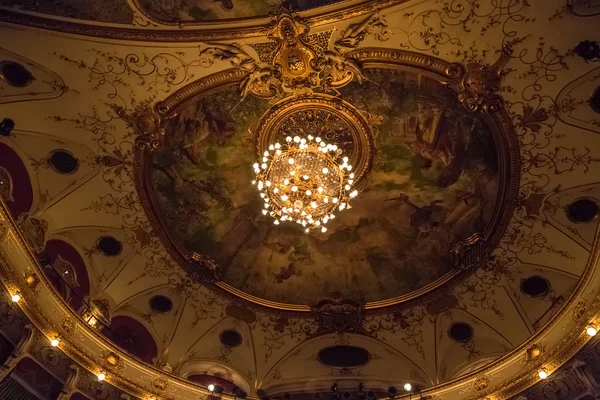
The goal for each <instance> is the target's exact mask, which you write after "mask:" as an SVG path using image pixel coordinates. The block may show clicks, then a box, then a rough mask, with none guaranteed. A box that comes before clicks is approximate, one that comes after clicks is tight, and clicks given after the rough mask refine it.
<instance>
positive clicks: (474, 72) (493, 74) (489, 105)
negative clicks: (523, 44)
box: [446, 47, 512, 111]
mask: <svg viewBox="0 0 600 400" xmlns="http://www.w3.org/2000/svg"><path fill="white" fill-rule="evenodd" d="M511 54H512V49H511V48H510V47H504V48H503V49H502V52H501V53H500V57H499V58H498V60H496V62H495V63H494V64H492V65H486V64H483V63H480V62H473V63H470V64H467V66H466V69H463V68H464V67H463V66H462V65H461V64H452V65H450V67H448V70H447V71H446V72H447V74H448V76H450V77H454V79H453V80H452V81H450V82H448V86H450V87H451V88H453V89H454V90H456V91H457V92H458V100H459V101H460V102H461V103H462V104H463V106H464V107H465V109H467V110H468V111H477V110H479V109H480V108H482V107H483V108H484V109H489V110H490V111H497V110H499V109H500V108H501V107H502V98H501V97H500V96H499V95H498V94H497V92H498V91H499V90H500V86H501V85H502V81H503V79H504V75H503V69H504V67H505V66H506V64H507V63H508V61H509V60H510V55H511Z"/></svg>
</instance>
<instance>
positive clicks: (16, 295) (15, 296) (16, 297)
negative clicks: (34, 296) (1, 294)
mask: <svg viewBox="0 0 600 400" xmlns="http://www.w3.org/2000/svg"><path fill="white" fill-rule="evenodd" d="M10 299H11V300H12V301H13V303H18V302H19V300H21V296H19V295H18V294H13V295H12V297H11V298H10Z"/></svg>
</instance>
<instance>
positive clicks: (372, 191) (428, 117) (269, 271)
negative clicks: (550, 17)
mask: <svg viewBox="0 0 600 400" xmlns="http://www.w3.org/2000/svg"><path fill="white" fill-rule="evenodd" d="M364 79H365V82H363V83H358V82H356V81H354V82H352V83H351V84H348V85H346V86H344V87H343V88H341V89H340V90H339V92H340V95H339V96H337V97H319V99H320V100H321V99H324V100H327V101H332V102H333V101H335V102H339V101H340V100H345V101H347V102H348V103H347V105H346V107H348V108H349V109H350V110H351V112H353V113H355V114H357V115H359V117H365V116H368V118H369V119H370V120H369V122H368V123H370V124H371V125H370V127H369V128H370V129H369V130H370V132H366V131H364V132H361V134H363V135H369V136H370V137H369V140H371V141H373V147H374V148H373V149H368V151H369V152H371V151H372V152H374V160H373V162H372V165H371V166H370V168H368V169H367V170H366V171H365V174H364V176H363V178H362V181H360V182H358V183H356V185H357V187H359V188H360V190H359V192H360V196H358V198H356V199H355V200H353V201H352V202H351V203H350V204H351V206H352V209H350V210H344V211H343V212H340V213H339V215H338V217H337V218H336V219H335V220H334V221H332V222H330V223H328V225H327V231H326V233H324V234H320V233H319V234H312V233H311V234H306V233H305V232H304V229H302V227H301V226H298V225H297V224H296V226H293V225H290V224H282V225H275V226H274V225H272V224H271V223H269V222H270V221H268V218H269V217H268V216H266V217H263V215H262V214H261V210H262V208H263V202H262V199H261V198H260V197H259V193H258V191H257V190H256V185H253V184H252V181H253V179H254V178H253V175H254V173H253V171H252V168H251V166H252V165H253V164H254V163H255V162H256V161H257V160H259V159H260V158H261V157H259V155H258V154H257V150H256V144H255V143H254V141H255V139H256V138H255V135H256V134H255V132H254V131H253V130H252V127H256V126H258V125H259V124H260V119H261V117H262V118H263V119H264V118H265V117H268V116H269V115H270V114H271V113H272V112H274V111H273V109H279V108H282V107H283V108H285V107H286V103H288V102H289V101H287V100H282V101H281V102H282V103H276V104H270V102H269V101H268V100H265V99H261V98H258V97H254V96H252V97H246V98H244V99H241V100H240V95H239V91H238V89H237V87H231V86H230V87H227V88H224V89H223V90H219V91H216V92H213V93H211V94H209V95H207V96H202V97H200V98H198V99H197V100H196V101H194V102H192V103H191V104H189V105H187V106H186V107H185V108H183V109H182V110H181V111H180V112H179V113H178V115H177V116H175V117H174V118H172V119H170V120H169V121H168V122H167V124H166V126H165V142H166V143H165V146H164V147H161V148H159V149H158V150H157V151H156V152H155V153H154V155H153V158H152V167H151V169H152V171H151V173H150V174H151V185H152V189H151V190H152V192H153V194H154V196H155V198H156V203H157V205H158V207H157V210H155V211H156V212H157V213H159V214H160V215H161V216H162V219H163V220H164V223H165V226H166V227H167V229H169V231H170V232H171V233H172V234H173V236H174V239H175V240H176V241H177V242H178V243H180V244H181V245H182V246H183V248H184V249H185V250H186V251H189V252H196V253H199V254H205V255H208V256H210V257H212V258H214V259H215V260H216V262H217V264H218V266H219V268H220V272H221V275H222V280H223V282H224V283H226V284H228V285H231V286H232V287H234V288H236V289H239V290H241V291H243V292H246V293H248V294H250V295H252V296H256V297H259V298H263V299H266V300H270V301H276V302H281V303H295V304H311V305H312V304H316V303H317V302H318V301H320V300H323V299H324V298H327V297H328V296H329V294H330V293H333V292H339V293H340V294H341V295H342V296H343V297H344V298H346V299H351V300H355V301H357V302H372V301H379V300H385V299H389V298H394V297H398V296H401V295H406V294H408V293H410V292H413V291H415V290H418V289H420V288H422V287H425V286H428V285H429V286H431V284H433V283H434V282H435V281H437V280H438V279H440V278H442V277H444V276H446V275H447V274H448V273H450V272H451V270H452V269H453V265H452V263H453V257H452V254H451V252H452V248H453V246H456V244H457V243H458V242H459V241H460V240H464V239H466V238H469V237H471V236H472V235H474V234H476V233H483V232H485V231H486V229H488V228H489V229H492V228H494V227H491V226H490V223H491V222H492V220H493V218H494V212H495V211H497V212H500V210H496V208H497V207H500V206H502V205H503V204H502V203H500V204H498V201H497V200H498V197H499V196H498V191H499V188H500V186H501V185H500V181H501V179H504V180H505V181H507V180H508V179H509V177H508V176H503V177H502V176H501V172H500V167H499V164H500V160H499V157H500V155H499V151H498V149H497V146H496V143H495V138H494V134H493V133H492V131H491V129H490V128H489V127H488V125H487V124H486V122H485V121H484V119H483V118H481V117H480V116H479V115H473V113H470V112H468V111H467V110H465V108H464V107H463V106H462V105H461V104H460V103H459V101H458V100H457V98H456V97H457V96H456V94H455V93H454V92H452V91H451V90H448V89H447V88H445V87H444V86H442V85H441V84H440V83H438V82H435V81H433V80H430V79H428V78H426V77H424V76H422V75H418V74H412V73H407V72H402V71H395V70H386V69H370V70H367V71H366V72H365V76H364ZM305 102H307V103H308V101H307V100H305ZM309 104H310V103H309ZM309 107H310V108H308V109H305V110H301V111H298V112H295V113H293V114H291V115H289V116H287V117H284V118H285V119H284V120H283V121H282V123H281V124H282V125H283V126H278V127H276V128H275V129H279V131H278V132H277V133H275V135H276V136H279V137H280V138H283V139H285V137H286V136H289V135H291V136H295V135H296V133H299V134H304V136H307V135H313V136H315V137H322V138H323V139H324V140H327V141H328V142H333V143H339V144H340V145H341V146H342V148H343V149H344V150H348V151H347V152H346V151H345V152H344V153H343V154H346V153H349V154H351V155H353V153H354V152H353V147H356V146H358V145H359V144H357V143H355V140H354V139H353V138H352V136H351V135H350V133H348V132H346V131H348V130H349V129H350V128H349V127H348V126H347V125H348V123H347V122H345V121H344V120H343V119H342V117H337V116H336V115H335V114H333V113H331V112H330V111H328V110H327V109H321V108H320V106H319V105H318V104H316V105H314V106H309ZM312 107H314V108H312ZM230 110H231V111H230ZM347 112H349V111H347ZM373 131H374V132H373ZM499 136H500V137H498V138H497V140H499V141H504V140H506V138H504V137H502V135H501V133H500V134H499ZM504 156H506V154H504ZM350 158H354V157H350ZM507 187H508V186H507V185H504V188H507ZM184 221H185V223H182V222H184Z"/></svg>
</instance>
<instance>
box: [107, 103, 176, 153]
mask: <svg viewBox="0 0 600 400" xmlns="http://www.w3.org/2000/svg"><path fill="white" fill-rule="evenodd" d="M116 112H117V115H118V116H119V117H120V118H121V119H122V120H124V121H125V122H126V123H127V126H128V127H130V128H132V129H133V130H134V132H135V133H136V137H135V144H136V146H137V147H138V148H143V149H148V150H154V149H156V148H158V147H159V146H160V145H161V143H162V140H163V137H164V135H165V130H164V128H163V127H162V126H161V120H160V117H159V116H158V115H156V114H155V113H154V111H153V110H152V108H151V107H150V105H149V104H146V103H143V104H141V105H140V106H139V107H138V108H136V109H135V110H133V111H129V110H125V109H123V108H121V107H117V108H116Z"/></svg>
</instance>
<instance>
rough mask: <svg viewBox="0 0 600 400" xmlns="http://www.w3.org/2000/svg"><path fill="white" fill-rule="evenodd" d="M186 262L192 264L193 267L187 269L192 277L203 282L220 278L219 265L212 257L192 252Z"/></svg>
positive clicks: (216, 280) (215, 280)
mask: <svg viewBox="0 0 600 400" xmlns="http://www.w3.org/2000/svg"><path fill="white" fill-rule="evenodd" d="M188 262H189V263H190V265H192V266H193V269H192V270H191V271H188V274H189V275H190V277H191V278H192V279H197V280H199V281H203V282H218V281H220V280H221V273H220V270H219V266H218V265H217V263H216V262H215V261H214V260H213V259H212V258H210V257H207V256H205V255H200V254H198V253H192V254H191V255H190V256H189V259H188Z"/></svg>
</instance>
